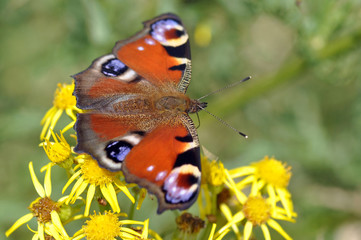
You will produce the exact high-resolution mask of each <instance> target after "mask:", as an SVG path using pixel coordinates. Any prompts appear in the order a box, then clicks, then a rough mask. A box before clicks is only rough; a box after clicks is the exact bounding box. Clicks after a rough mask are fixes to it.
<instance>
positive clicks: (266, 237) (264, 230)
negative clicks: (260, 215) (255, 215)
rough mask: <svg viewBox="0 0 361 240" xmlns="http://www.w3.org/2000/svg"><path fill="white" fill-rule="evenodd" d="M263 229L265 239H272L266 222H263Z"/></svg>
mask: <svg viewBox="0 0 361 240" xmlns="http://www.w3.org/2000/svg"><path fill="white" fill-rule="evenodd" d="M261 229H262V232H263V236H264V239H265V240H271V234H270V233H269V230H268V227H267V225H266V224H261Z"/></svg>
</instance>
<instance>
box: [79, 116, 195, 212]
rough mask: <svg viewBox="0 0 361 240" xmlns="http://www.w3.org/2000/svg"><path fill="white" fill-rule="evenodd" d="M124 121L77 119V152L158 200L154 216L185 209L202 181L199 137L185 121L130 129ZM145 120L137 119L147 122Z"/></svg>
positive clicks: (115, 118)
mask: <svg viewBox="0 0 361 240" xmlns="http://www.w3.org/2000/svg"><path fill="white" fill-rule="evenodd" d="M130 118H131V117H129V116H115V115H113V116H109V115H107V116H104V114H96V113H87V114H81V115H79V116H78V121H77V124H76V131H77V133H78V137H79V139H82V141H79V143H78V145H77V146H76V149H75V150H76V151H78V152H86V153H88V154H90V155H91V156H93V157H94V158H95V159H97V160H98V162H99V164H100V166H102V167H105V168H107V169H110V170H112V171H119V170H122V171H123V173H124V176H125V179H126V181H127V182H133V183H137V184H139V186H141V187H146V188H147V189H148V190H149V191H150V192H151V193H153V194H155V195H156V196H157V198H158V202H159V207H158V213H161V212H163V211H164V210H165V209H186V208H188V207H189V206H190V205H191V204H192V203H193V202H194V201H195V200H196V198H197V195H198V191H199V184H200V177H201V166H200V153H199V151H200V150H199V143H198V137H197V135H194V134H196V132H195V128H194V126H193V123H192V122H191V120H190V118H189V117H188V116H186V115H183V116H180V117H179V119H180V121H178V122H174V123H172V124H169V123H161V124H157V126H156V127H155V128H153V129H147V128H146V129H142V128H141V125H142V124H141V123H140V124H139V125H138V126H134V124H130V123H131V119H130ZM148 120H150V119H141V121H148Z"/></svg>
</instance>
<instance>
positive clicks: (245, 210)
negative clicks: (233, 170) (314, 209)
mask: <svg viewBox="0 0 361 240" xmlns="http://www.w3.org/2000/svg"><path fill="white" fill-rule="evenodd" d="M225 174H226V177H227V180H226V185H227V186H228V187H229V188H230V190H231V191H232V192H234V193H235V195H236V198H237V201H238V205H239V207H240V208H241V210H240V211H238V212H237V213H236V214H234V215H232V212H231V210H230V209H229V207H228V206H227V205H226V204H221V206H220V209H221V211H222V213H223V215H224V216H225V217H226V219H227V222H228V223H227V224H226V225H225V226H223V227H222V228H221V229H220V230H219V231H218V232H217V234H216V236H218V235H220V234H221V232H222V231H224V230H225V229H228V228H230V227H231V228H232V230H233V231H234V232H235V234H236V236H237V238H238V239H241V234H240V232H239V229H238V226H237V224H239V223H240V222H241V221H244V220H245V221H246V223H245V226H244V230H243V240H248V239H250V236H251V234H252V230H253V227H255V226H260V227H261V230H262V232H263V235H264V237H265V239H266V240H270V239H271V237H270V233H269V229H268V226H269V227H271V228H273V229H275V230H276V231H277V232H278V233H279V234H281V235H282V236H283V237H284V238H285V239H287V240H289V239H292V238H291V237H290V236H289V235H288V234H287V233H286V232H285V231H284V230H283V229H282V227H281V226H280V225H279V224H278V223H277V222H276V221H275V220H274V219H278V220H285V221H290V222H294V219H293V218H292V217H295V216H296V214H295V213H294V212H291V216H288V214H287V213H286V211H285V209H283V208H280V207H277V206H275V205H274V204H273V200H272V199H271V198H268V199H265V198H263V197H261V196H259V194H257V195H252V193H251V195H250V196H249V197H247V196H246V195H245V194H244V193H242V192H241V191H240V190H239V188H238V187H237V185H236V183H235V182H234V181H233V179H232V177H231V175H230V173H229V172H228V171H227V170H226V171H225Z"/></svg>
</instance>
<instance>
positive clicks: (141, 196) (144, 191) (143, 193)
mask: <svg viewBox="0 0 361 240" xmlns="http://www.w3.org/2000/svg"><path fill="white" fill-rule="evenodd" d="M146 196H147V189H145V188H141V189H140V192H139V199H138V203H137V207H136V209H137V210H139V209H140V208H141V206H142V203H143V201H144V199H145V197H146Z"/></svg>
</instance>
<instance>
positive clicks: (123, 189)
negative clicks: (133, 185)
mask: <svg viewBox="0 0 361 240" xmlns="http://www.w3.org/2000/svg"><path fill="white" fill-rule="evenodd" d="M114 184H115V185H116V186H117V187H118V188H119V189H120V190H121V191H122V192H123V193H124V194H125V195H126V196H127V197H128V198H129V199H130V201H132V203H133V204H134V202H135V199H134V197H133V196H132V194H131V193H130V192H129V190H128V188H127V187H126V186H125V185H124V184H123V183H122V182H121V181H120V180H119V179H116V180H115V181H114Z"/></svg>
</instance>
